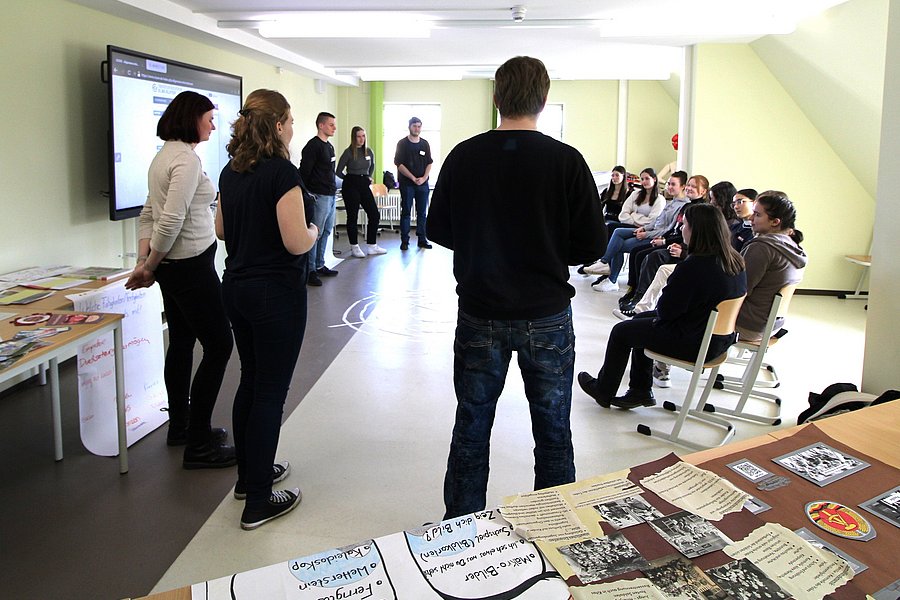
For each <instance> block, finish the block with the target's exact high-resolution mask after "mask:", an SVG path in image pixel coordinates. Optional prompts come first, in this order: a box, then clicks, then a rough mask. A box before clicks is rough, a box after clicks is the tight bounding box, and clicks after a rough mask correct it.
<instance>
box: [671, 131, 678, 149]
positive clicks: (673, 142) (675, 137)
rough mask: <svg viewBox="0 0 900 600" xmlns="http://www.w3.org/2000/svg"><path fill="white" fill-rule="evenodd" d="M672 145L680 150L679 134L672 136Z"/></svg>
mask: <svg viewBox="0 0 900 600" xmlns="http://www.w3.org/2000/svg"><path fill="white" fill-rule="evenodd" d="M672 147H673V148H675V149H676V150H678V134H677V133H676V134H675V135H673V136H672Z"/></svg>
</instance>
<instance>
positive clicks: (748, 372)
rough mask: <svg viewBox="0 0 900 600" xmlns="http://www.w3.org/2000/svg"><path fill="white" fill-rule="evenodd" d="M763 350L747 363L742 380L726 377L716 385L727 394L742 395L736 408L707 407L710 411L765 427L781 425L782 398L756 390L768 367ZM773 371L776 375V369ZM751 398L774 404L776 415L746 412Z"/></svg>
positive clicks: (754, 354) (754, 353)
mask: <svg viewBox="0 0 900 600" xmlns="http://www.w3.org/2000/svg"><path fill="white" fill-rule="evenodd" d="M762 350H763V349H762V348H761V349H760V351H759V352H753V357H752V358H751V359H750V361H749V362H748V363H747V366H746V368H745V369H744V375H743V377H741V378H740V379H738V378H736V377H725V378H723V379H722V380H720V381H717V382H716V383H715V384H714V385H715V387H717V388H718V389H721V390H724V391H726V392H733V393H737V394H740V398H739V399H738V401H737V404H736V405H735V407H734V408H723V407H721V406H713V405H709V406H708V407H706V408H707V409H708V410H710V411H711V412H716V413H720V414H724V415H728V416H731V417H735V418H738V419H744V420H746V421H753V422H756V423H762V424H764V425H780V424H781V398H779V397H778V396H776V395H775V394H769V393H766V392H761V391H759V390H757V389H756V388H757V387H758V386H759V379H758V378H757V374H758V373H759V372H760V370H761V369H763V368H764V367H765V366H766V365H765V363H763V358H764V357H765V355H764V353H763V352H762ZM770 369H771V367H770ZM771 370H772V372H773V373H774V369H771ZM710 378H714V376H713V375H710ZM776 386H777V384H776ZM751 397H752V398H757V399H760V400H766V401H769V402H772V403H774V405H775V414H774V415H761V414H756V413H751V412H747V411H746V410H745V407H746V405H747V401H748V400H749V399H750V398H751Z"/></svg>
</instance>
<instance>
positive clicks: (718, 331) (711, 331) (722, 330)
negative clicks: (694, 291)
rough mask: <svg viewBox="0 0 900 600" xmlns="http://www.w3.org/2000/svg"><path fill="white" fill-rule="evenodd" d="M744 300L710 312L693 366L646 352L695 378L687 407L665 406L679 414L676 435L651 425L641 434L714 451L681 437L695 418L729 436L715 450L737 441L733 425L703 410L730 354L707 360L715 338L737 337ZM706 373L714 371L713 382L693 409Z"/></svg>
mask: <svg viewBox="0 0 900 600" xmlns="http://www.w3.org/2000/svg"><path fill="white" fill-rule="evenodd" d="M744 298H745V296H741V297H739V298H732V299H730V300H723V301H722V302H720V303H719V305H718V306H716V307H715V308H714V309H712V311H710V313H709V319H708V320H707V322H706V331H705V332H704V333H703V341H702V342H701V344H700V351H699V352H697V358H696V359H695V360H694V361H693V362H689V361H685V360H681V359H679V358H675V357H672V356H667V355H665V354H660V353H658V352H653V351H652V350H646V349H645V350H644V354H645V355H647V356H648V357H649V358H652V359H653V360H658V361H660V362H664V363H666V364H669V365H674V366H676V367H681V368H683V369H687V370H688V371H691V372H692V375H691V382H690V384H689V385H688V389H687V393H686V394H685V397H684V403H683V404H682V405H681V406H678V405H676V404H674V403H672V402H668V401H666V402H664V403H663V408H664V409H666V410H670V411H675V412H677V413H678V416H677V417H676V419H675V425H674V426H673V427H672V431H671V432H670V433H661V432H659V431H655V430H653V429H651V428H650V427H648V426H647V425H643V424H641V425H638V426H637V430H638V433H642V434H644V435H648V436H651V437H661V438H663V439H666V440H669V441H670V442H674V443H676V444H681V445H682V446H687V447H688V448H693V449H695V450H703V449H706V448H709V447H712V446H706V445H703V444H698V443H696V442H691V441H688V440H686V439H684V438H683V437H681V429H682V427H684V423H685V421H686V420H687V418H688V417H693V418H695V419H699V420H701V421H704V422H706V423H709V424H712V425H716V426H719V427H722V428H724V429H725V433H724V434H723V436H722V439H721V440H720V441H719V443H717V444H715V446H721V445H723V444H725V443H726V442H728V441H729V440H730V439H731V438H732V437H734V432H735V429H734V425H732V424H731V423H730V422H728V421H726V420H725V419H720V418H718V417H715V416H713V415H710V414H708V413H706V412H704V411H703V410H702V407H703V406H704V405H705V404H706V399H707V398H708V397H709V393H710V392H711V391H712V389H713V385H714V383H715V381H716V374H717V373H718V372H719V367H720V366H721V365H722V363H724V362H725V359H727V358H728V352H723V353H722V355H721V356H717V357H715V358H713V359H712V360H709V361H707V360H705V359H706V352H707V351H708V350H709V344H710V342H711V341H712V336H713V335H731V334H733V333H734V324H735V321H737V315H738V312H739V311H740V309H741V304H743V302H744ZM705 369H711V371H710V374H709V378H708V379H707V382H706V385H705V386H704V388H703V393H702V394H701V396H700V400H699V402H698V403H697V409H691V404H693V402H694V396H695V395H696V393H697V388H698V387H699V384H700V376H701V375H702V374H703V371H704V370H705Z"/></svg>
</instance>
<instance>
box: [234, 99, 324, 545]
mask: <svg viewBox="0 0 900 600" xmlns="http://www.w3.org/2000/svg"><path fill="white" fill-rule="evenodd" d="M239 114H240V117H239V118H238V120H237V121H235V122H234V124H233V125H232V135H231V141H230V142H228V146H227V149H228V155H229V156H230V157H231V160H230V161H229V162H228V164H227V165H225V168H224V169H222V174H221V175H220V176H219V189H220V191H221V199H220V201H219V210H218V212H217V213H216V234H217V235H218V236H219V238H221V239H223V240H225V248H226V249H227V250H228V256H227V258H226V259H225V275H224V277H223V278H222V290H223V295H224V298H225V308H226V310H227V311H228V316H229V318H230V319H231V327H232V330H233V331H234V339H235V343H236V344H237V349H238V355H239V356H240V358H241V381H240V384H239V385H238V389H237V392H236V393H235V397H234V408H233V411H232V417H233V420H234V445H235V449H236V452H237V464H238V479H237V484H236V485H235V486H234V495H235V497H236V498H238V499H244V498H246V504H245V505H244V511H243V513H242V515H241V527H242V528H243V529H255V528H257V527H259V526H260V525H262V524H263V523H266V522H268V521H271V520H272V519H275V518H277V517H280V516H282V515H284V514H285V513H287V512H288V511H290V510H292V509H293V508H294V507H296V506H297V505H298V504H299V503H300V490H299V488H293V489H290V490H279V491H274V492H273V491H272V484H273V483H274V482H277V481H280V480H282V479H284V478H285V477H286V476H287V474H288V472H289V469H290V465H289V464H288V463H287V462H280V463H276V462H274V461H275V450H276V449H277V447H278V436H279V433H280V431H281V417H282V414H283V412H284V401H285V397H286V396H287V392H288V388H289V386H290V383H291V377H292V375H293V373H294V367H295V366H296V364H297V357H298V356H299V355H300V346H301V345H302V343H303V335H304V333H305V331H306V278H307V271H308V268H309V266H308V261H307V257H306V256H305V253H306V252H308V251H309V249H310V248H312V246H313V244H314V243H315V242H316V237H317V236H318V229H317V228H316V226H315V225H312V224H308V223H310V221H311V218H310V216H308V215H307V214H306V208H307V207H305V206H304V202H303V194H302V193H301V189H300V175H299V173H298V171H297V168H296V167H295V166H294V165H293V164H292V163H291V161H290V160H288V158H289V152H288V145H289V144H290V142H291V138H292V137H293V135H294V119H293V117H292V116H291V107H290V105H289V104H288V103H287V100H285V98H284V96H282V95H281V94H279V93H278V92H275V91H272V90H256V91H254V92H251V93H250V95H249V96H247V100H246V101H245V102H244V107H243V108H242V109H241V111H240V113H239Z"/></svg>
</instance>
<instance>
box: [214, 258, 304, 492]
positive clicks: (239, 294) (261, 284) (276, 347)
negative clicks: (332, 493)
mask: <svg viewBox="0 0 900 600" xmlns="http://www.w3.org/2000/svg"><path fill="white" fill-rule="evenodd" d="M305 283H306V282H305V281H304V282H303V284H302V285H299V286H297V285H294V286H291V285H288V284H287V283H285V282H283V281H278V280H270V279H253V280H238V281H234V280H231V279H229V278H228V275H227V273H226V276H225V281H224V282H223V284H222V291H223V295H224V297H225V308H226V310H227V311H228V316H229V318H230V319H231V328H232V330H233V331H234V340H235V344H236V345H237V350H238V355H239V356H240V358H241V381H240V384H239V385H238V389H237V392H236V393H235V396H234V407H233V409H232V419H233V421H234V447H235V453H236V454H237V459H238V481H239V482H241V483H244V484H245V485H246V489H247V506H255V507H258V506H260V505H262V504H264V503H265V502H266V501H267V500H268V498H269V495H270V494H271V492H272V463H273V462H275V451H276V449H277V448H278V436H279V434H280V433H281V417H282V414H283V412H284V401H285V398H286V397H287V392H288V388H289V387H290V384H291V377H292V376H293V374H294V367H295V365H296V364H297V357H298V356H299V355H300V346H301V345H302V343H303V335H304V333H305V332H306V285H305Z"/></svg>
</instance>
